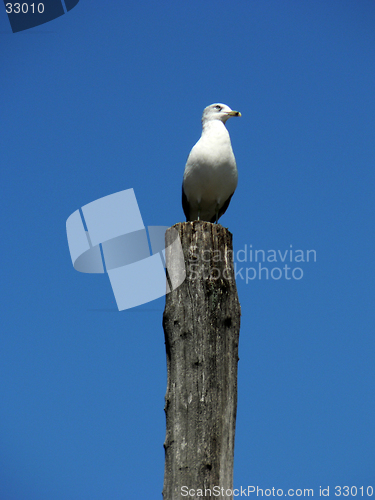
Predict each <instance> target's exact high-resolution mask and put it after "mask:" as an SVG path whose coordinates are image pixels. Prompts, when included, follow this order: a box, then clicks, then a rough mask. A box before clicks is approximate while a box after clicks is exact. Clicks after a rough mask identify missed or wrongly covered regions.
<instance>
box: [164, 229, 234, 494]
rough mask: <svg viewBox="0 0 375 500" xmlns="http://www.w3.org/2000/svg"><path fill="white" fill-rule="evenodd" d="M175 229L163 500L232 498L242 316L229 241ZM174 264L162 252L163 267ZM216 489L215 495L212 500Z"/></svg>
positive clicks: (167, 316)
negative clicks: (177, 269)
mask: <svg viewBox="0 0 375 500" xmlns="http://www.w3.org/2000/svg"><path fill="white" fill-rule="evenodd" d="M173 229H174V230H177V231H178V233H179V236H180V240H181V244H182V249H183V252H184V258H185V266H186V279H185V281H184V282H183V283H182V285H180V286H179V287H178V288H177V289H176V290H174V291H172V292H171V293H169V294H168V295H167V296H166V304H165V311H164V317H163V327H164V334H165V345H166V354H167V369H168V383H167V392H166V396H165V413H166V421H167V432H166V439H165V443H164V448H165V473H164V488H163V498H164V500H180V499H183V498H188V499H189V500H192V499H195V498H201V497H202V495H200V492H198V493H196V495H194V496H190V495H188V494H187V491H188V490H191V489H194V490H195V491H196V490H198V489H201V490H203V494H204V495H205V496H204V498H215V499H217V498H220V499H223V498H224V499H229V498H230V499H232V496H231V495H230V496H229V495H228V496H227V495H226V494H225V491H226V490H228V489H232V488H233V456H234V436H235V425H236V410H237V362H238V340H239V329H240V315H241V310H240V304H239V301H238V296H237V288H236V282H235V276H234V269H233V249H232V235H231V233H230V232H229V231H228V230H227V229H226V228H224V227H222V226H221V225H219V224H211V223H210V222H204V221H195V222H186V223H178V224H176V225H175V226H173ZM171 230H172V228H170V229H169V230H167V232H166V248H167V247H168V245H170V243H171V237H172V235H171ZM173 258H174V256H173V252H170V253H168V251H167V252H166V261H167V267H168V268H169V267H170V266H171V267H173ZM214 487H216V490H214ZM219 488H220V492H221V493H222V492H224V494H220V496H218V495H217V494H216V495H215V494H214V493H216V492H218V491H219ZM210 489H211V493H210V492H209V491H208V490H210Z"/></svg>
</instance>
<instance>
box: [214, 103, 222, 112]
mask: <svg viewBox="0 0 375 500" xmlns="http://www.w3.org/2000/svg"><path fill="white" fill-rule="evenodd" d="M215 109H217V110H218V111H221V110H222V109H223V108H222V107H221V106H219V104H217V105H216V106H215Z"/></svg>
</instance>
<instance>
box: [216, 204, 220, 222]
mask: <svg viewBox="0 0 375 500" xmlns="http://www.w3.org/2000/svg"><path fill="white" fill-rule="evenodd" d="M218 220H219V205H218V204H217V205H216V224H218Z"/></svg>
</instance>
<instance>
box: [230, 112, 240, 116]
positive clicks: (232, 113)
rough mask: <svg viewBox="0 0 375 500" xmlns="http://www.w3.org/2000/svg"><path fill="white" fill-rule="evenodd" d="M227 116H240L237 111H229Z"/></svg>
mask: <svg viewBox="0 0 375 500" xmlns="http://www.w3.org/2000/svg"><path fill="white" fill-rule="evenodd" d="M228 116H241V113H240V112H239V111H229V113H228Z"/></svg>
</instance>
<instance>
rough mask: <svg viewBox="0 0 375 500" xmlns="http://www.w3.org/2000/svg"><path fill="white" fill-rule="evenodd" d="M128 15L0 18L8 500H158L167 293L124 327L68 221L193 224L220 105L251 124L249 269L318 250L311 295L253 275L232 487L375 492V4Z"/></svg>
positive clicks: (241, 214) (243, 146)
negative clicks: (103, 217)
mask: <svg viewBox="0 0 375 500" xmlns="http://www.w3.org/2000/svg"><path fill="white" fill-rule="evenodd" d="M129 4H130V2H119V1H116V2H107V3H105V4H104V2H99V1H98V0H91V1H90V2H88V1H85V0H81V1H80V2H79V4H78V5H77V6H76V7H75V8H74V9H72V10H71V11H70V12H69V13H67V14H65V15H63V16H62V17H60V18H58V19H56V20H54V21H51V22H50V23H48V24H45V25H42V26H39V27H36V28H33V29H31V30H28V31H24V32H20V33H16V34H13V33H12V32H11V29H10V25H9V21H8V18H7V16H6V13H5V10H2V9H1V13H0V42H1V49H2V50H1V56H0V57H1V67H2V71H1V74H0V90H1V131H2V132H1V135H0V147H1V164H2V168H1V200H2V206H3V209H2V211H1V227H2V249H1V251H2V257H1V258H2V282H1V285H2V301H1V307H2V329H1V334H0V356H1V360H0V377H1V384H0V415H1V417H0V418H1V433H0V449H1V452H0V498H1V500H34V499H35V500H44V499H45V500H51V499H53V500H60V499H61V500H76V499H77V500H78V499H79V500H83V499H85V500H86V499H87V500H99V499H100V500H102V499H103V498H108V499H111V500H120V499H127V498H133V497H134V498H138V499H149V498H161V491H162V483H163V472H164V450H163V442H164V437H165V417H164V411H163V407H164V395H165V390H166V361H165V350H164V337H163V330H162V326H161V325H162V312H163V308H164V298H161V299H158V300H156V301H154V302H151V303H149V304H145V305H142V306H139V307H137V308H135V309H132V310H129V311H123V312H118V311H116V304H115V300H114V296H113V293H112V290H111V287H110V283H109V280H108V277H106V276H101V275H88V274H81V273H78V272H76V271H75V270H74V269H73V267H72V264H71V259H70V255H69V250H68V246H67V241H66V233H65V221H66V219H67V218H68V217H69V215H70V214H71V213H72V212H74V211H75V210H76V209H77V208H79V207H81V206H82V205H85V204H86V203H89V202H91V201H94V200H96V199H98V198H101V197H103V196H106V195H108V194H111V193H115V192H117V191H121V190H123V189H128V188H133V189H134V191H135V193H136V196H137V200H138V203H139V207H140V210H141V213H142V216H143V220H144V222H145V224H146V225H165V226H171V225H173V224H175V223H176V222H180V221H183V212H182V208H181V200H180V197H181V182H182V175H183V169H184V165H185V162H186V158H187V155H188V153H189V151H190V149H191V147H192V146H193V145H194V143H195V142H196V141H197V140H198V138H199V136H200V117H201V113H202V110H203V108H204V107H205V106H207V105H209V104H211V103H213V102H224V103H225V104H228V105H229V106H231V107H232V108H233V109H237V110H239V111H241V113H242V117H241V118H239V119H237V118H236V119H231V120H230V121H229V122H228V129H229V132H230V134H231V138H232V145H233V149H234V152H235V155H236V159H237V164H238V169H239V185H238V188H237V191H236V193H235V195H234V197H233V199H232V202H231V205H230V207H229V209H228V211H227V212H226V214H225V215H224V216H223V217H222V219H221V222H222V224H223V225H224V226H227V227H228V228H229V229H230V231H231V232H232V233H233V238H234V250H235V254H236V252H238V251H239V250H241V249H245V248H246V245H247V249H250V245H252V247H251V248H253V249H263V250H265V252H267V251H268V250H270V249H274V250H276V251H277V250H280V252H282V253H284V252H285V250H287V249H290V248H291V247H290V245H292V248H293V249H295V250H297V249H302V250H303V251H306V250H308V249H314V250H315V251H316V262H311V261H310V262H308V263H307V262H302V263H296V262H292V263H289V265H290V266H291V267H292V268H294V267H299V268H301V269H302V271H303V277H302V279H300V280H297V279H291V280H287V279H285V278H281V279H279V280H275V279H272V278H271V277H269V279H268V280H267V279H265V273H264V274H263V276H264V277H263V278H262V279H259V278H258V276H257V277H256V279H253V280H248V282H247V283H246V279H245V278H244V279H241V275H240V274H239V275H238V277H237V286H238V293H239V298H240V302H241V306H242V324H241V334H240V347H239V349H240V362H239V373H238V390H239V396H238V415H237V430H236V446H235V464H234V486H235V487H237V488H239V487H240V486H243V487H247V486H248V485H255V486H259V487H261V488H264V489H266V488H272V487H275V488H283V489H284V490H285V491H286V490H287V489H288V488H293V489H297V488H314V494H315V495H314V496H318V489H319V486H322V487H325V488H326V487H327V486H330V490H331V491H330V496H334V491H335V489H334V488H335V486H345V485H348V486H357V487H358V488H359V487H361V486H364V487H365V488H366V487H367V486H369V485H372V486H373V487H375V484H374V477H375V471H374V447H375V430H374V424H373V422H374V420H375V403H374V385H375V375H374V355H375V341H374V316H375V315H374V271H375V269H374V268H375V266H374V258H373V255H374V223H375V220H374V219H375V216H374V214H375V211H374V196H373V188H374V180H375V179H374V177H375V176H374V160H375V149H374V116H375V97H374V96H375V94H374V84H375V65H374V61H375V31H374V26H375V4H374V3H373V2H372V1H369V0H357V1H354V0H351V1H347V0H340V1H338V0H337V1H334V0H325V1H320V0H319V1H314V2H313V1H303V2H302V1H290V0H285V1H283V2H280V1H276V0H269V1H267V2H265V1H260V0H257V1H252V0H251V1H238V2H227V1H221V0H219V1H216V2H213V1H207V2H197V1H195V0H192V1H189V2H164V3H163V4H161V2H155V1H149V2H144V3H138V4H135V3H133V4H131V5H129ZM240 255H241V254H240ZM257 265H258V263H256V265H255V263H254V262H253V263H251V262H244V263H242V264H241V263H239V262H238V263H237V266H238V267H237V269H241V267H244V269H246V267H249V268H250V267H255V268H257ZM263 265H264V266H266V267H268V269H269V272H270V271H271V270H272V269H273V267H283V266H284V264H282V265H281V262H280V261H278V262H276V263H270V262H268V263H267V262H266V263H264V264H263ZM252 273H253V272H252Z"/></svg>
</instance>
